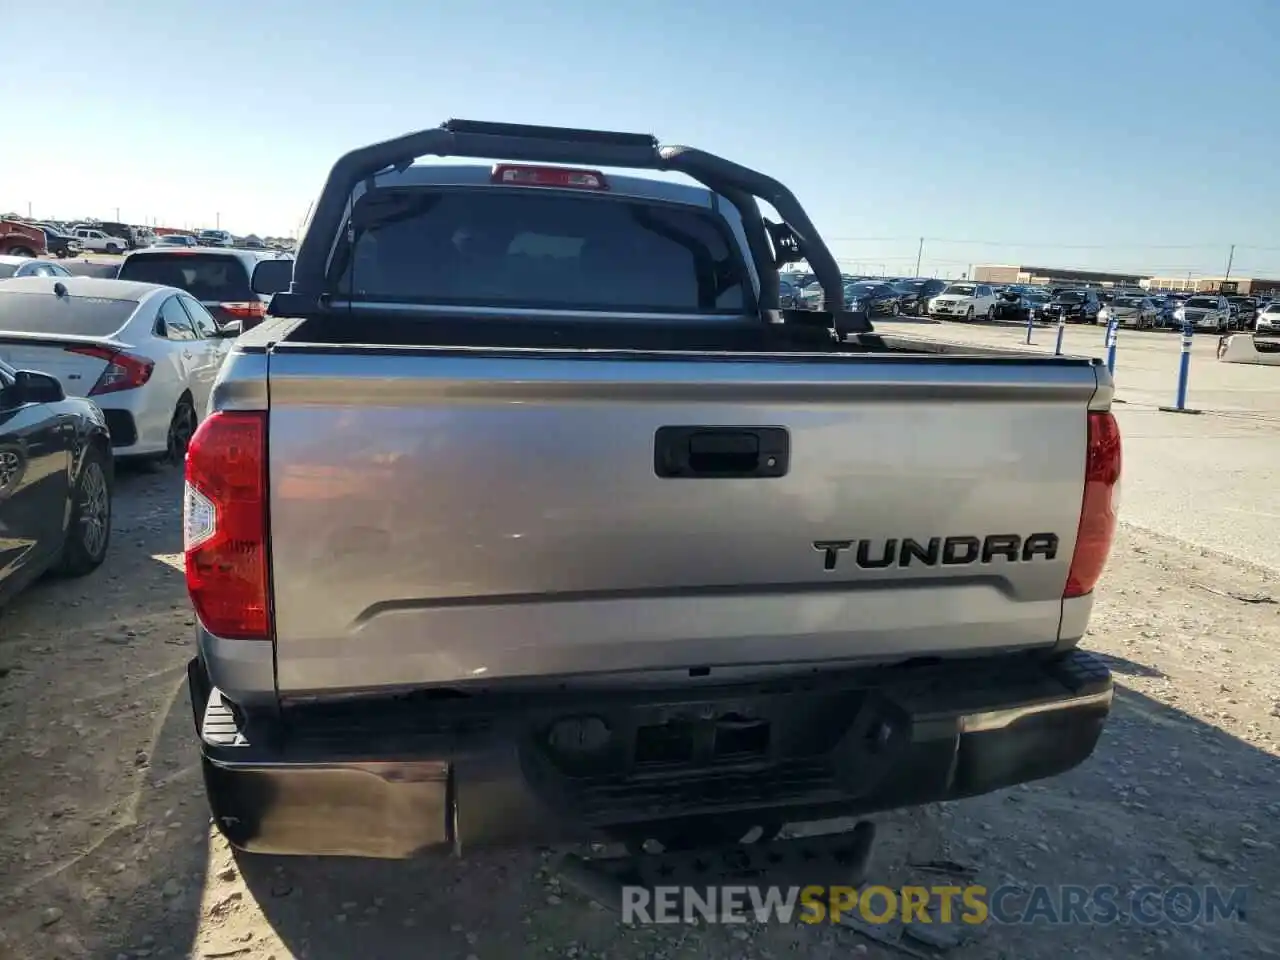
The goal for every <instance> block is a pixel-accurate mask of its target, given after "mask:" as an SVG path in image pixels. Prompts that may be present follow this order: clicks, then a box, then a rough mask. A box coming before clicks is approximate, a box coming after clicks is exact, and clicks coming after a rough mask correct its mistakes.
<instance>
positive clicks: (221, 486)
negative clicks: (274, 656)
mask: <svg viewBox="0 0 1280 960" xmlns="http://www.w3.org/2000/svg"><path fill="white" fill-rule="evenodd" d="M182 540H183V551H184V552H185V554H186V568H187V593H188V594H190V596H191V604H192V606H194V607H195V610H196V616H198V617H199V618H200V622H201V623H202V624H204V626H205V629H207V630H208V631H209V632H210V633H212V634H213V635H214V636H218V637H226V638H228V639H236V640H270V639H271V611H270V606H269V597H268V590H267V415H266V414H265V413H263V412H260V411H258V412H242V411H227V412H218V413H212V414H210V415H209V416H208V417H207V418H206V419H205V421H204V422H203V423H201V424H200V426H199V427H198V428H197V429H196V432H195V434H194V435H193V436H192V438H191V442H190V444H188V446H187V465H186V484H185V487H184V491H183V504H182Z"/></svg>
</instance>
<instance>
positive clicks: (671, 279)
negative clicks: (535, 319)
mask: <svg viewBox="0 0 1280 960" xmlns="http://www.w3.org/2000/svg"><path fill="white" fill-rule="evenodd" d="M352 229H353V233H354V235H355V241H354V244H352V245H351V246H350V247H347V248H345V249H343V250H340V251H339V254H338V263H337V265H336V267H337V269H336V270H335V272H334V273H333V274H331V276H330V283H332V284H334V285H335V287H336V289H337V290H338V291H340V292H342V293H348V292H349V293H350V294H351V295H352V296H353V297H355V298H358V299H361V300H371V301H377V300H384V301H385V300H390V301H401V302H417V303H440V304H457V305H466V304H475V305H478V306H495V305H501V304H520V305H521V306H527V307H535V308H542V309H547V310H556V309H570V310H575V309H576V310H592V309H594V310H608V311H618V310H630V311H643V312H650V313H662V312H671V313H690V312H697V313H736V314H740V313H741V312H742V311H743V309H744V308H747V307H748V305H749V304H750V301H751V298H752V292H751V281H750V275H749V274H748V273H747V271H746V267H745V265H744V264H743V262H742V260H741V258H740V256H739V251H738V246H737V244H736V243H735V242H733V240H732V236H731V234H730V233H729V232H728V229H727V224H726V223H725V221H724V220H723V218H721V217H718V216H716V215H715V214H713V213H711V212H710V211H709V210H704V209H702V208H698V207H693V206H686V205H675V204H661V203H654V202H652V201H648V202H646V201H637V200H634V199H629V198H628V199H623V198H619V199H614V198H611V197H600V196H572V195H566V194H563V193H555V194H551V193H537V192H534V191H527V190H442V191H441V190H424V189H420V188H419V189H405V190H386V191H384V190H379V191H378V193H377V200H376V201H374V200H365V201H363V202H361V203H357V205H356V207H355V210H354V211H353V213H352ZM806 292H807V291H806Z"/></svg>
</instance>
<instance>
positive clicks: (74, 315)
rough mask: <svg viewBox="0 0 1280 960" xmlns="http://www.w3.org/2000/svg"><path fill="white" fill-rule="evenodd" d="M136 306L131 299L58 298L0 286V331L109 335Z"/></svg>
mask: <svg viewBox="0 0 1280 960" xmlns="http://www.w3.org/2000/svg"><path fill="white" fill-rule="evenodd" d="M14 282H15V283H17V284H23V283H26V282H27V281H24V280H15V281H14ZM137 306H138V304H137V301H135V300H112V299H108V298H106V297H75V296H64V297H58V296H55V295H54V294H53V293H52V292H48V293H46V292H43V291H41V292H39V293H31V292H28V291H25V290H24V291H22V292H18V291H8V290H5V289H4V288H3V287H0V333H43V334H66V333H70V334H77V335H79V336H82V337H109V336H111V335H112V334H113V333H115V332H116V331H117V330H119V329H120V328H121V327H123V326H124V325H125V323H126V322H128V320H129V317H130V316H132V315H133V311H134V310H135V309H136V308H137Z"/></svg>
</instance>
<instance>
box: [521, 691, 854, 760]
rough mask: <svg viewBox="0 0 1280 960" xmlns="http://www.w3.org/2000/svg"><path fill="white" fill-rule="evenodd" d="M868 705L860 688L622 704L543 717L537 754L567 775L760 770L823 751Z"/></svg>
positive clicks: (814, 755)
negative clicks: (571, 713) (832, 691)
mask: <svg viewBox="0 0 1280 960" xmlns="http://www.w3.org/2000/svg"><path fill="white" fill-rule="evenodd" d="M865 702H866V694H865V692H862V691H849V690H845V691H841V692H839V693H827V694H823V693H821V692H817V691H808V695H807V697H806V696H802V695H800V694H798V693H785V694H774V695H768V694H766V695H760V696H755V697H750V698H734V699H724V700H688V701H674V702H666V703H643V704H623V705H619V706H617V707H614V708H612V709H604V710H595V711H591V712H590V714H589V715H588V714H585V713H583V714H574V715H572V716H562V717H556V718H554V719H551V718H548V719H547V720H545V721H543V722H541V723H540V724H539V725H538V726H539V728H540V732H539V733H537V734H535V737H534V743H535V744H536V746H535V751H536V752H537V753H538V754H539V755H540V757H541V760H542V761H543V762H545V763H547V764H548V765H549V766H551V767H553V768H555V769H558V770H559V771H560V773H561V774H563V775H565V776H567V777H569V778H572V779H577V778H586V779H595V778H599V777H606V778H620V779H623V780H644V779H652V778H669V777H681V776H690V775H691V776H696V775H698V774H700V773H703V772H713V771H717V770H726V769H735V768H737V769H761V768H765V767H771V766H775V765H777V764H785V763H787V762H790V761H794V760H805V759H809V758H813V757H818V756H822V755H824V754H826V753H828V752H829V751H830V750H832V749H833V748H834V747H835V745H836V743H837V742H839V740H840V738H841V737H842V736H843V735H844V733H845V732H846V731H847V730H848V729H849V728H850V727H851V726H852V725H853V724H854V723H855V722H856V720H857V719H858V717H859V713H860V710H861V707H862V705H863V704H864V703H865ZM588 729H589V730H590V731H591V733H590V735H583V734H581V733H579V731H586V730H588Z"/></svg>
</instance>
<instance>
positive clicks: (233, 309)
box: [218, 300, 267, 320]
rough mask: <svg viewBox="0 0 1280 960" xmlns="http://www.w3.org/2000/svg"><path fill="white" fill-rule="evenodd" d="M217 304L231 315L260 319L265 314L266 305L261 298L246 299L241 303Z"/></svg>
mask: <svg viewBox="0 0 1280 960" xmlns="http://www.w3.org/2000/svg"><path fill="white" fill-rule="evenodd" d="M218 306H219V307H221V308H222V309H223V310H225V311H226V312H227V313H229V314H231V315H232V316H233V317H240V318H241V319H248V318H253V319H255V320H261V319H262V318H263V317H265V316H266V315H267V305H266V304H265V303H263V302H262V301H261V300H248V301H245V302H243V303H240V302H237V303H220V304H218Z"/></svg>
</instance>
